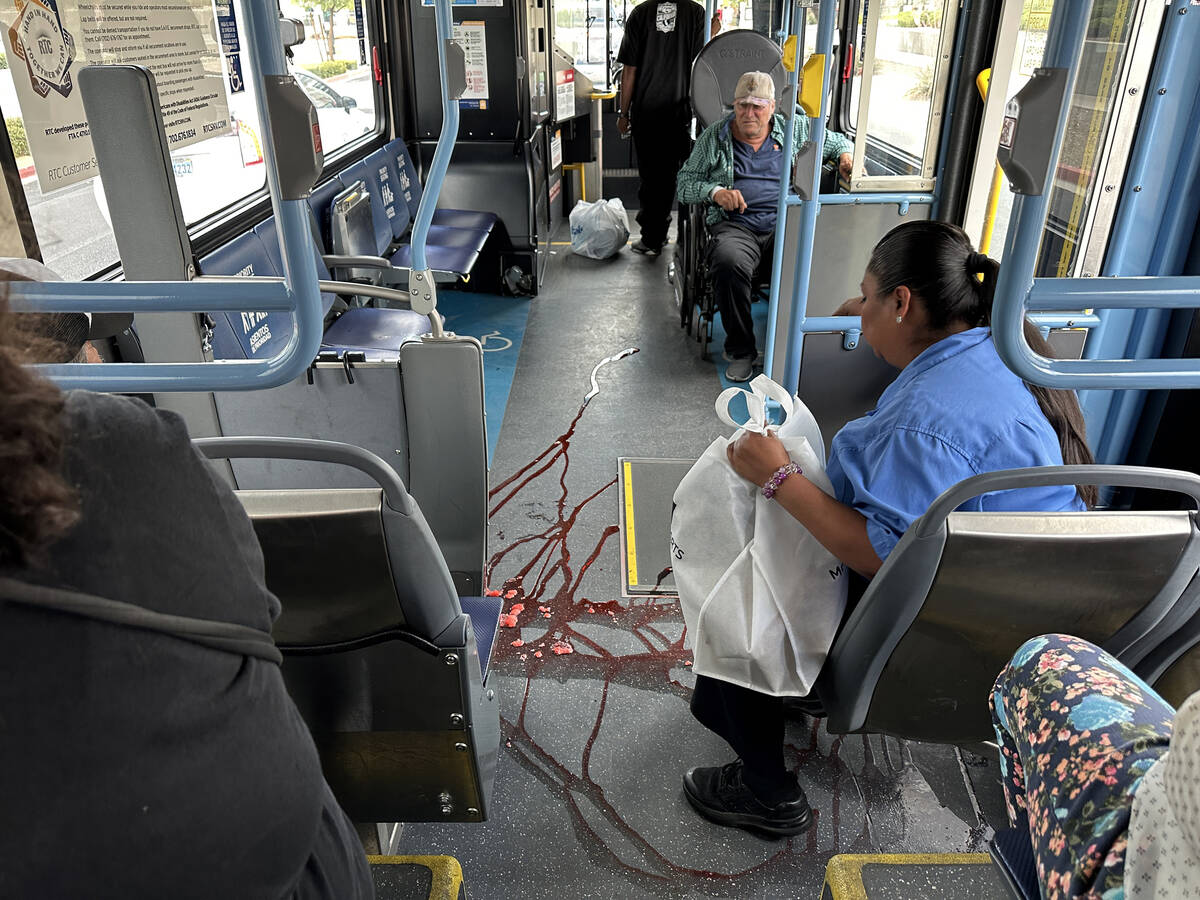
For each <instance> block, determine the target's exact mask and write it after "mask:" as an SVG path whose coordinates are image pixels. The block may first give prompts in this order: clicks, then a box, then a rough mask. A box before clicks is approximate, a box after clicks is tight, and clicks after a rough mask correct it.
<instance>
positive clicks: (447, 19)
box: [410, 0, 458, 272]
mask: <svg viewBox="0 0 1200 900" xmlns="http://www.w3.org/2000/svg"><path fill="white" fill-rule="evenodd" d="M433 14H434V21H435V22H436V24H437V39H438V83H439V84H440V85H441V88H442V133H441V134H439V135H438V140H437V147H436V148H435V149H434V151H433V162H432V163H431V164H430V166H429V176H428V177H427V178H426V179H425V191H424V193H423V194H422V195H421V204H420V206H418V207H417V217H416V220H415V221H414V223H413V230H412V239H411V241H410V243H411V245H412V261H413V271H414V272H427V271H428V270H429V265H428V263H427V262H426V259H425V241H426V238H427V237H428V235H429V226H430V225H431V224H432V223H433V211H434V209H435V208H436V207H437V201H438V195H439V194H440V193H441V191H442V182H443V181H444V180H445V178H446V172H447V170H448V169H449V168H450V155H451V154H452V153H453V152H454V143H455V141H457V140H458V97H456V96H452V95H451V92H450V72H449V68H448V65H447V61H446V55H447V49H448V48H447V45H448V44H450V43H452V42H453V41H454V21H453V17H452V14H451V7H450V0H434V4H433Z"/></svg>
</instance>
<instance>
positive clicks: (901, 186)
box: [845, 0, 959, 193]
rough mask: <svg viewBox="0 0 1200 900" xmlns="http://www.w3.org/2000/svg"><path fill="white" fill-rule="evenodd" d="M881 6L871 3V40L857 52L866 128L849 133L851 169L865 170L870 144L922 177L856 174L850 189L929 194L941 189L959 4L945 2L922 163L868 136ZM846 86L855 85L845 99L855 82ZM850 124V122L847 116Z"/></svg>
mask: <svg viewBox="0 0 1200 900" xmlns="http://www.w3.org/2000/svg"><path fill="white" fill-rule="evenodd" d="M881 5H882V4H880V3H878V2H872V3H869V4H868V6H867V35H868V40H867V42H866V46H865V47H860V48H859V53H860V55H861V57H862V61H863V72H862V76H861V79H862V80H861V81H860V83H859V96H858V110H857V113H858V114H857V118H856V119H855V121H856V122H857V123H860V124H861V126H862V127H857V128H854V129H850V130H848V131H847V132H846V133H847V134H848V135H850V134H852V135H853V138H854V169H853V171H854V172H856V173H857V172H862V171H864V168H863V167H864V163H865V160H866V151H867V146H868V144H870V146H872V147H878V148H881V149H886V151H887V152H890V153H894V154H896V155H898V156H899V157H900V158H901V159H905V160H911V162H912V164H913V166H914V168H917V169H918V170H919V172H920V174H919V175H856V176H855V177H854V178H852V179H851V181H850V189H851V191H854V192H861V193H871V192H880V191H917V192H931V191H933V190H934V189H935V187H936V186H937V177H936V169H937V149H938V142H939V141H940V140H941V136H942V117H943V113H944V110H945V107H946V101H947V97H946V92H947V89H948V87H949V84H950V76H951V70H952V69H953V49H954V38H955V35H956V34H957V31H958V13H959V5H958V3H957V2H956V0H945V2H943V4H942V24H941V34H940V35H939V37H938V49H937V59H936V60H935V62H934V72H933V82H932V86H931V88H930V99H929V116H928V119H927V125H926V130H925V143H924V146H923V149H922V155H921V157H920V159H917V158H916V157H914V156H913V155H912V154H911V153H908V152H907V151H905V150H903V149H901V148H899V147H896V146H895V145H893V144H890V143H888V142H887V141H883V140H880V139H879V138H872V137H869V135H868V134H867V131H868V123H869V122H870V118H869V115H870V106H871V103H870V101H871V82H872V81H873V80H874V74H875V73H874V68H875V45H876V43H877V37H878V34H879V10H880V6H881ZM854 7H855V8H854V10H853V13H852V21H853V20H855V19H857V18H858V13H859V10H860V9H861V2H860V3H858V4H854ZM851 79H853V73H852V74H851ZM847 84H849V85H851V87H850V88H849V89H847V90H846V93H847V95H852V93H853V87H852V84H853V82H852V80H851V81H849V82H847ZM845 108H846V110H847V111H848V110H849V109H850V108H851V101H850V100H849V99H847V100H846V104H845ZM846 124H847V125H848V124H849V114H848V112H847V123H846Z"/></svg>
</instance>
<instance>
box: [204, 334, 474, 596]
mask: <svg viewBox="0 0 1200 900" xmlns="http://www.w3.org/2000/svg"><path fill="white" fill-rule="evenodd" d="M399 356H400V359H399V365H397V364H396V363H395V362H391V363H388V362H358V363H340V362H339V363H317V364H316V365H315V366H313V368H312V369H311V370H310V373H309V377H307V378H300V379H297V380H296V381H293V382H290V383H288V384H285V385H281V386H280V387H278V388H274V389H272V390H269V391H249V392H244V393H237V394H234V393H220V394H217V395H216V404H217V408H218V410H219V411H220V419H221V425H222V427H223V429H224V431H225V433H226V434H274V435H282V436H296V437H308V438H317V439H325V440H344V441H348V442H351V443H353V444H355V445H356V446H360V447H363V448H364V449H366V450H368V451H370V452H371V453H374V454H375V455H377V456H379V457H381V458H382V459H384V460H385V461H386V462H387V463H388V465H389V466H390V467H391V468H392V469H394V470H395V471H396V473H397V475H398V476H399V477H400V479H401V480H402V481H403V482H404V483H405V484H407V485H410V486H411V490H410V493H411V494H412V496H413V498H414V499H415V500H416V502H417V504H418V505H419V506H420V507H421V511H422V512H423V513H424V515H425V520H426V521H427V522H428V523H429V527H430V528H431V529H432V530H433V533H434V535H435V536H436V538H437V541H438V546H439V547H440V548H441V551H442V555H443V556H444V557H445V559H446V563H447V565H449V567H450V572H451V575H452V576H453V578H454V582H455V584H456V585H457V587H458V593H459V594H460V595H462V596H479V595H480V594H482V593H483V568H484V560H485V557H486V553H487V435H486V429H485V423H484V415H483V352H482V349H481V348H480V346H479V342H478V341H476V340H474V339H472V338H465V337H464V338H457V339H453V340H451V339H446V340H440V341H439V340H432V339H431V340H428V341H409V342H407V343H405V344H404V345H403V346H402V347H401V348H400V354H399ZM233 471H234V473H235V476H236V479H237V486H238V487H240V488H242V489H243V490H287V489H301V488H312V487H322V488H359V487H369V486H371V485H374V484H375V482H374V481H372V480H371V479H370V478H368V477H366V476H364V475H363V474H361V473H359V472H357V471H355V470H354V469H351V468H348V467H346V466H331V465H326V464H321V463H317V462H312V461H308V460H291V459H267V458H264V459H236V460H234V461H233Z"/></svg>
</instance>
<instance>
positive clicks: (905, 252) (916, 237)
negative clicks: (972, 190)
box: [867, 220, 1098, 507]
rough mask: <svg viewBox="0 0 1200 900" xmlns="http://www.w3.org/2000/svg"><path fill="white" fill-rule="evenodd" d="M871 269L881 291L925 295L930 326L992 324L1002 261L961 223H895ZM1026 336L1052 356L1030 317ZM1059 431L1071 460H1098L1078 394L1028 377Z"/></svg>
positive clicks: (1090, 490)
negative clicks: (980, 248) (976, 243)
mask: <svg viewBox="0 0 1200 900" xmlns="http://www.w3.org/2000/svg"><path fill="white" fill-rule="evenodd" d="M867 271H868V272H870V273H871V274H872V275H873V276H874V277H875V281H876V284H877V287H878V292H879V294H880V295H881V296H886V295H887V294H890V293H891V292H892V291H894V290H896V288H898V287H900V286H901V285H904V286H906V287H907V288H908V289H909V291H910V292H911V293H913V294H914V295H916V296H917V297H919V298H920V301H921V304H922V306H923V307H924V309H925V314H926V317H927V320H928V328H929V331H930V332H932V333H933V334H935V335H940V334H942V333H944V332H945V331H946V330H947V329H948V328H950V327H951V326H953V325H966V326H967V327H968V328H977V327H979V326H981V325H987V326H990V325H991V324H992V300H993V298H994V297H995V295H996V280H997V278H998V277H999V274H1000V263H998V262H996V260H994V259H990V258H989V257H987V256H985V255H984V254H982V253H978V252H976V250H975V248H974V247H972V246H971V239H970V238H968V237H967V234H966V232H964V231H963V230H962V229H961V228H959V227H957V226H955V225H951V224H949V223H947V222H934V221H930V220H922V221H913V222H905V223H904V224H903V225H898V226H897V227H895V228H893V229H892V230H891V231H889V232H888V233H887V234H885V235H884V236H883V238H882V239H881V240H880V241H879V243H878V244H876V245H875V249H874V251H873V252H872V253H871V261H870V262H869V263H868V264H867ZM1025 338H1026V340H1027V341H1028V342H1029V346H1030V347H1031V348H1032V349H1033V350H1034V352H1035V353H1039V354H1041V355H1042V356H1048V357H1051V358H1052V357H1053V356H1054V352H1053V351H1052V350H1051V349H1050V345H1049V344H1048V343H1047V342H1046V341H1045V340H1044V339H1043V338H1042V335H1041V332H1040V331H1039V330H1038V329H1037V328H1036V327H1035V326H1034V325H1033V324H1032V323H1031V322H1030V321H1029V320H1028V319H1026V320H1025ZM1025 386H1026V387H1027V388H1028V389H1029V392H1030V393H1031V394H1033V396H1034V398H1035V399H1036V400H1037V402H1038V406H1039V407H1040V408H1041V410H1042V414H1043V415H1044V416H1045V417H1046V419H1047V420H1048V421H1049V422H1050V425H1051V427H1053V428H1054V432H1055V434H1057V435H1058V443H1059V446H1060V447H1061V449H1062V458H1063V463H1065V464H1066V465H1069V466H1070V465H1088V464H1090V463H1092V462H1094V461H1095V460H1094V458H1093V457H1092V451H1091V450H1090V449H1089V448H1088V445H1087V430H1086V426H1085V424H1084V420H1083V412H1082V410H1081V409H1080V408H1079V398H1078V397H1076V396H1075V392H1074V391H1064V390H1057V389H1052V388H1046V387H1041V386H1040V385H1033V384H1029V383H1028V382H1026V383H1025ZM1076 490H1077V491H1078V492H1079V496H1080V497H1081V498H1082V499H1083V501H1084V502H1085V503H1086V504H1087V505H1088V506H1089V507H1091V506H1094V505H1095V503H1096V499H1097V497H1098V491H1097V489H1096V487H1095V485H1079V486H1078V487H1077V488H1076Z"/></svg>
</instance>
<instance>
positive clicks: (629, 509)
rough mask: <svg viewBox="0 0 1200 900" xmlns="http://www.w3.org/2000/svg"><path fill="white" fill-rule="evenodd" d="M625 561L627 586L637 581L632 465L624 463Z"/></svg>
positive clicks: (631, 585)
mask: <svg viewBox="0 0 1200 900" xmlns="http://www.w3.org/2000/svg"><path fill="white" fill-rule="evenodd" d="M625 541H626V543H625V561H626V567H627V570H628V575H629V586H630V587H633V586H634V585H635V584H637V583H638V571H637V531H636V530H635V528H634V522H633V466H632V465H630V464H629V463H628V462H626V463H625Z"/></svg>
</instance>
